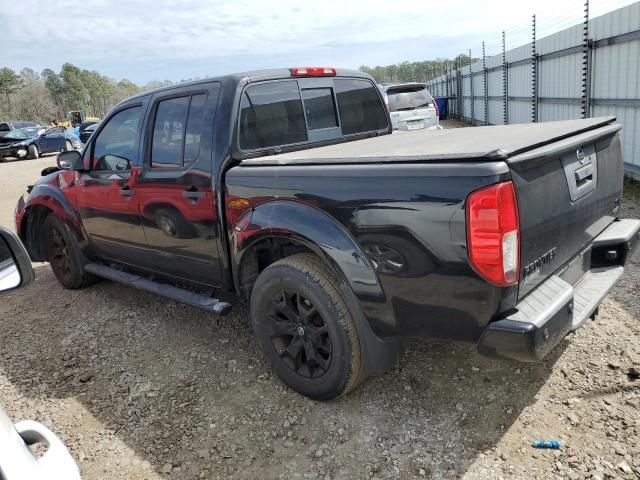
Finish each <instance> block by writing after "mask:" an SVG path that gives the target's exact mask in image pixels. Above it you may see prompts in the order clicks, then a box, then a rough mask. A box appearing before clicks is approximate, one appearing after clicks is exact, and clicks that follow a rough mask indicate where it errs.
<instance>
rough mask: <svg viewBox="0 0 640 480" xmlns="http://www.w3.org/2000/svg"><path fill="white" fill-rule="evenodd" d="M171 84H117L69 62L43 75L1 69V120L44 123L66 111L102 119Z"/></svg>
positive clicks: (124, 82)
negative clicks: (137, 97)
mask: <svg viewBox="0 0 640 480" xmlns="http://www.w3.org/2000/svg"><path fill="white" fill-rule="evenodd" d="M172 83H173V82H170V81H169V80H165V81H164V82H159V81H154V82H149V83H147V84H146V85H144V86H139V85H136V84H135V83H133V82H132V81H130V80H127V79H122V80H119V81H117V80H114V79H112V78H109V77H106V76H104V75H101V74H100V73H98V72H96V71H95V70H85V69H81V68H78V67H76V66H75V65H72V64H70V63H65V64H64V65H63V66H62V68H61V69H60V72H59V73H56V72H54V71H53V70H52V69H50V68H47V69H45V70H43V71H42V72H36V71H35V70H33V69H31V68H23V69H22V70H20V71H19V72H16V71H14V70H12V69H10V68H7V67H5V68H0V121H2V120H29V121H33V122H39V123H42V124H47V123H49V122H51V121H52V120H63V119H64V115H65V113H66V112H70V111H74V110H83V111H84V112H85V113H86V115H87V116H90V117H98V118H102V117H104V116H105V114H106V113H107V112H108V111H109V110H110V109H111V108H112V107H113V106H114V105H115V104H117V103H118V102H120V101H122V100H124V99H125V98H127V97H130V96H132V95H135V94H137V93H140V92H143V91H145V90H151V89H154V88H158V87H162V86H165V85H171V84H172Z"/></svg>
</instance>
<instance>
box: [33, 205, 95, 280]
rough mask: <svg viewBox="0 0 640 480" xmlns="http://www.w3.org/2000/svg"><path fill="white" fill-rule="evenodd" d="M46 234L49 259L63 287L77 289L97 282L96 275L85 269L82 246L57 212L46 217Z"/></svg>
mask: <svg viewBox="0 0 640 480" xmlns="http://www.w3.org/2000/svg"><path fill="white" fill-rule="evenodd" d="M44 234H45V248H46V252H47V259H48V260H49V264H50V265H51V270H53V273H54V275H55V276H56V278H57V279H58V281H59V282H60V283H61V284H62V286H63V287H65V288H69V289H77V288H83V287H86V286H88V285H91V284H92V283H95V281H96V280H97V279H96V277H95V276H94V275H91V274H90V273H87V272H85V271H84V264H85V262H84V261H83V257H82V253H81V252H80V247H79V246H78V245H77V243H76V242H75V240H74V239H73V236H72V235H71V233H70V231H69V228H68V227H67V226H66V225H65V224H64V223H63V222H62V221H61V220H60V219H59V218H58V217H57V216H56V215H55V214H51V215H49V216H48V217H47V218H46V219H45V221H44Z"/></svg>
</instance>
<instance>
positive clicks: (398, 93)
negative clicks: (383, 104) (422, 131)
mask: <svg viewBox="0 0 640 480" xmlns="http://www.w3.org/2000/svg"><path fill="white" fill-rule="evenodd" d="M387 98H388V99H389V110H390V111H392V112H397V111H400V110H414V109H416V108H420V107H426V106H428V105H429V104H431V103H433V98H431V95H429V92H427V90H426V89H425V88H424V87H422V86H416V87H409V88H407V87H404V88H402V89H393V88H390V89H389V90H387Z"/></svg>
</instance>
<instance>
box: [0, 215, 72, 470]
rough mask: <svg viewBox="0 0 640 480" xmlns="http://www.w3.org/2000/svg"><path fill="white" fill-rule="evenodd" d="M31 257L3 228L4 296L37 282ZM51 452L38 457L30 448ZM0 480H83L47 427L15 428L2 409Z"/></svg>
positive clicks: (0, 286)
mask: <svg viewBox="0 0 640 480" xmlns="http://www.w3.org/2000/svg"><path fill="white" fill-rule="evenodd" d="M33 277H34V275H33V269H32V267H31V261H30V260H29V255H28V254H27V251H26V250H25V248H24V246H23V245H22V243H21V242H20V239H19V238H18V237H17V236H16V235H15V234H14V233H12V232H10V231H9V230H7V229H4V228H2V227H0V295H2V294H4V293H8V292H11V291H14V290H16V289H19V288H23V287H26V286H28V285H29V284H30V283H31V282H32V281H33ZM36 443H42V444H44V445H46V447H47V450H46V452H45V453H44V454H42V455H40V456H38V455H35V454H34V453H33V452H32V451H31V449H30V448H29V445H33V444H36ZM0 478H1V479H2V480H24V479H33V480H45V479H46V480H79V479H80V472H79V470H78V466H77V465H76V463H75V461H74V460H73V458H72V457H71V455H70V454H69V451H68V450H67V448H66V447H65V446H64V444H63V443H62V441H61V440H60V439H59V438H58V437H57V436H56V435H55V434H54V433H53V432H52V431H51V430H49V429H48V428H47V427H45V426H44V425H42V424H40V423H38V422H34V421H32V420H24V421H21V422H18V423H16V424H15V425H14V424H13V422H11V420H10V419H9V417H8V416H7V414H6V413H5V412H4V411H3V410H2V408H0Z"/></svg>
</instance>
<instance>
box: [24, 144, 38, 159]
mask: <svg viewBox="0 0 640 480" xmlns="http://www.w3.org/2000/svg"><path fill="white" fill-rule="evenodd" d="M27 150H28V152H29V155H28V157H29V158H30V159H32V160H35V159H36V158H39V157H40V152H39V151H38V147H37V146H36V145H29V148H28V149H27Z"/></svg>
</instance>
